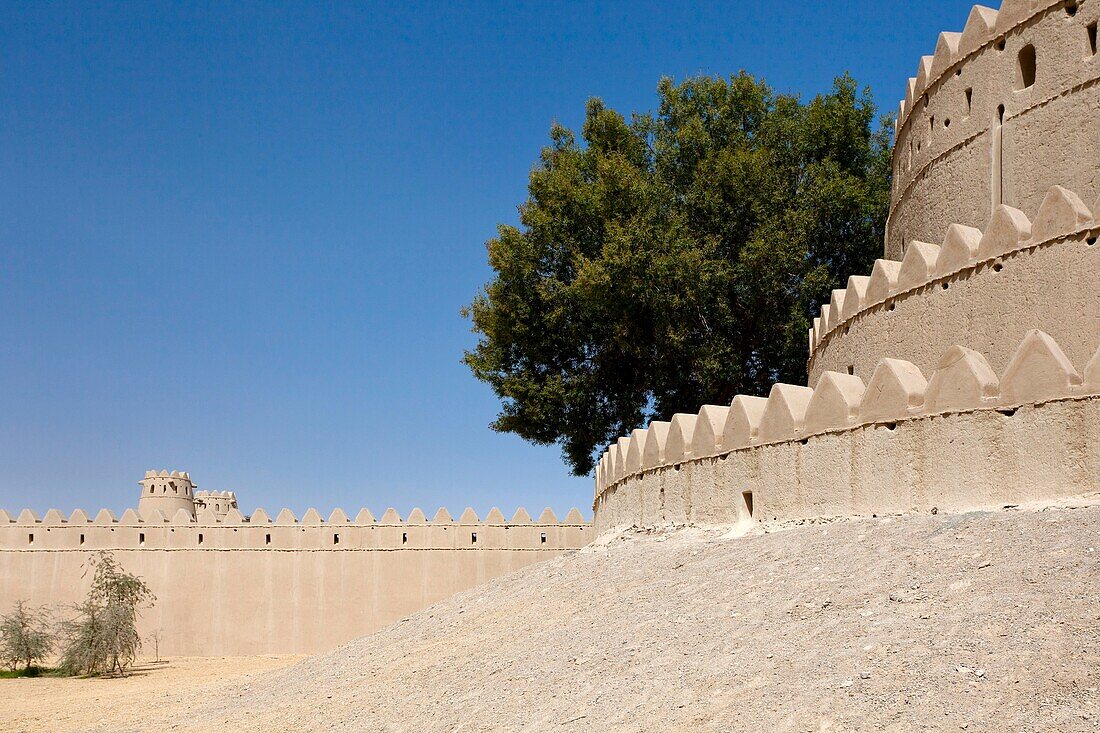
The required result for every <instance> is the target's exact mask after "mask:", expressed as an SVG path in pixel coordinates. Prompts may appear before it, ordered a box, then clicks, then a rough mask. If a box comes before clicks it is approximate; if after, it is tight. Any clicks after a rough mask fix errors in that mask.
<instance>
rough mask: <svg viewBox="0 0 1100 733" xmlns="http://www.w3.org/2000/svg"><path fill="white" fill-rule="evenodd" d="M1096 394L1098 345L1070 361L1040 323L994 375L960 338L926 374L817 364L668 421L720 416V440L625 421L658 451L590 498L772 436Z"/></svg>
mask: <svg viewBox="0 0 1100 733" xmlns="http://www.w3.org/2000/svg"><path fill="white" fill-rule="evenodd" d="M1097 346H1100V340H1097ZM1082 374H1085V375H1086V376H1085V377H1082V376H1081V375H1082ZM1098 397H1100V348H1096V349H1094V350H1093V353H1092V354H1090V359H1089V361H1088V364H1081V366H1080V369H1078V368H1076V367H1075V366H1074V365H1073V363H1072V362H1071V361H1070V359H1069V357H1067V356H1066V354H1065V352H1064V351H1063V349H1062V348H1061V347H1060V346H1059V345H1058V343H1057V342H1056V341H1055V340H1054V339H1053V338H1052V337H1051V336H1050V335H1049V334H1047V333H1044V332H1042V331H1039V330H1032V331H1029V332H1028V333H1027V334H1026V336H1025V337H1024V339H1023V340H1022V342H1020V343H1019V344H1018V345H1017V348H1016V349H1015V351H1014V353H1013V356H1012V358H1011V360H1010V363H1009V365H1008V367H1007V369H1006V370H1005V372H1004V374H1003V375H1002V376H1001V377H1000V378H999V377H998V375H997V374H996V372H994V370H993V369H992V367H991V366H990V364H989V362H988V361H987V360H986V358H985V357H984V356H983V355H982V354H981V353H979V352H978V351H976V350H974V349H970V348H967V347H964V346H960V345H956V346H952V347H951V348H949V349H947V350H946V351H945V352H944V353H943V355H942V356H941V358H940V359H939V361H938V363H937V365H936V368H935V369H934V370H933V371H932V372H931V374H930V375H928V377H927V378H926V377H925V375H924V374H923V373H922V372H921V370H920V369H919V368H918V367H917V366H916V365H915V364H912V363H910V362H907V361H904V360H900V359H882V360H880V361H879V364H878V366H877V367H876V368H875V370H874V373H873V374H872V376H871V379H870V381H869V383H868V384H866V385H865V384H864V382H863V380H862V379H861V378H860V377H859V376H856V375H852V374H843V373H839V372H825V373H824V374H822V376H821V377H820V378H819V380H818V382H817V385H816V387H815V388H813V389H811V388H809V387H800V386H797V385H790V384H776V385H774V386H773V387H772V389H771V392H770V394H769V395H768V397H767V398H760V397H748V396H745V395H738V396H737V397H735V398H734V399H733V401H732V402H731V404H730V407H728V408H726V407H719V406H713V405H705V406H703V407H702V408H700V410H699V414H698V415H696V416H692V417H693V419H692V420H690V421H689V420H687V419H686V418H682V419H680V420H679V421H674V422H678V423H681V424H692V425H699V424H702V425H709V426H711V427H709V428H706V430H707V431H709V432H708V433H707V434H708V435H710V436H715V434H716V432H717V427H718V422H717V419H718V418H719V417H724V418H725V424H724V426H723V427H722V432H721V433H720V434H721V436H722V438H721V440H720V441H719V440H717V438H715V437H711V438H708V439H707V442H706V443H704V444H702V445H698V444H696V443H694V441H693V442H692V443H690V444H689V443H686V442H685V441H684V440H683V438H682V437H681V436H680V435H679V434H677V433H676V432H675V431H673V430H672V429H665V430H661V431H653V430H649V431H634V434H633V436H632V437H631V439H630V440H631V441H632V442H633V441H634V440H635V439H636V438H637V437H638V436H639V435H641V436H642V437H643V439H644V440H646V441H647V444H652V446H653V447H652V449H651V451H650V453H651V454H652V455H654V456H660V461H659V462H655V463H653V464H652V465H649V464H642V465H637V466H635V467H633V469H631V466H630V464H629V462H628V463H627V467H626V470H625V471H624V472H622V473H621V474H619V473H614V472H609V473H601V474H600V478H598V484H597V489H596V495H597V505H598V504H599V497H600V496H602V495H603V494H604V493H605V492H607V491H608V490H611V489H614V487H615V486H616V485H618V484H620V483H622V482H623V481H625V480H627V479H630V478H633V477H638V476H646V475H648V474H652V473H654V472H655V471H658V472H659V471H661V470H662V469H664V468H667V467H670V466H674V465H680V464H685V463H689V462H691V461H700V460H705V459H708V458H712V457H714V456H729V455H730V454H732V453H737V452H739V451H750V452H752V451H757V450H758V449H760V448H763V447H768V446H775V445H780V444H786V445H806V444H808V442H809V441H811V440H812V439H815V438H821V437H823V436H827V435H832V434H836V433H842V432H852V431H857V430H859V429H863V428H867V427H871V426H875V425H883V424H885V425H890V426H895V425H897V424H899V423H902V422H906V421H914V420H916V421H920V420H928V419H930V418H933V417H937V416H944V415H951V414H964V413H973V412H977V411H990V412H997V413H1000V412H1004V411H1005V410H1010V411H1014V410H1016V409H1019V408H1021V407H1024V406H1027V405H1042V404H1046V403H1050V402H1075V401H1081V402H1089V403H1094V402H1096V398H1098ZM666 425H668V423H666ZM891 429H893V427H891ZM693 437H694V436H693ZM711 440H713V441H714V442H713V443H710V442H709V441H711ZM616 452H621V444H616V445H615V446H613V447H612V448H611V449H610V450H609V451H608V452H607V453H605V454H604V455H603V456H602V457H601V459H600V462H601V463H603V464H604V465H607V462H608V461H611V462H613V460H614V458H613V457H614V455H615V453H616Z"/></svg>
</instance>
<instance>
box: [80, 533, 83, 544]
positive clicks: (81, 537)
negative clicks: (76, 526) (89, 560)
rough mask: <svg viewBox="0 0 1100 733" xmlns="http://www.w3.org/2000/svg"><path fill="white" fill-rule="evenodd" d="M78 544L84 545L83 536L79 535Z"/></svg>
mask: <svg viewBox="0 0 1100 733" xmlns="http://www.w3.org/2000/svg"><path fill="white" fill-rule="evenodd" d="M80 544H82V545H83V544H84V535H80Z"/></svg>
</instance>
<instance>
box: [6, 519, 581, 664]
mask: <svg viewBox="0 0 1100 733" xmlns="http://www.w3.org/2000/svg"><path fill="white" fill-rule="evenodd" d="M590 535H591V527H590V525H589V524H588V523H586V522H585V521H584V519H583V517H581V515H580V513H579V512H577V510H575V509H574V510H572V511H571V512H570V513H569V514H568V515H567V516H566V517H565V519H564V520H563V521H560V522H559V521H558V519H557V518H556V517H555V516H554V514H553V512H550V511H549V510H546V511H544V512H543V514H542V515H541V516H540V517H539V519H538V520H533V519H532V518H531V517H530V516H529V515H528V514H527V512H526V511H524V510H522V509H520V510H519V511H517V512H516V514H515V515H514V516H513V517H512V519H511V520H506V519H505V517H504V515H503V514H501V513H500V512H499V511H498V510H493V511H492V512H490V514H489V515H488V516H487V517H486V518H485V520H480V519H479V518H478V517H477V515H476V514H474V513H473V511H472V510H469V509H468V510H466V512H464V513H463V515H462V516H461V517H460V518H459V519H458V520H457V521H454V520H452V519H451V517H450V515H449V514H447V512H446V511H445V510H440V512H438V513H437V514H436V515H435V517H434V518H433V519H432V520H431V521H428V520H427V518H426V517H425V515H424V514H423V512H421V511H420V510H419V509H417V510H413V512H412V513H411V514H410V515H409V517H408V519H406V520H404V521H403V520H402V519H401V518H400V517H399V516H398V515H397V512H395V511H394V510H392V509H391V510H389V511H387V512H386V514H385V515H383V517H382V518H381V520H378V521H376V520H375V519H374V518H373V517H372V516H371V515H370V513H369V512H367V511H366V510H364V511H362V512H360V513H359V515H358V516H357V517H356V518H355V519H354V520H351V519H349V518H348V517H347V516H346V515H345V514H344V513H343V512H342V511H341V510H336V511H334V512H333V513H332V515H331V516H330V517H329V518H328V520H323V519H322V518H321V515H320V514H319V513H318V512H317V511H316V510H312V509H311V510H309V511H308V512H306V514H305V515H304V516H303V517H302V519H301V520H298V519H297V518H296V517H295V516H294V515H293V514H292V513H291V512H290V511H288V510H285V509H284V510H283V511H281V512H279V514H278V515H276V517H275V518H274V520H272V519H271V518H270V517H269V516H268V515H267V513H266V512H264V511H263V510H257V511H256V512H254V513H253V514H252V515H251V517H249V518H248V520H246V519H245V518H244V517H242V516H241V514H240V513H239V512H237V511H236V510H231V511H230V512H229V514H227V515H226V516H225V518H224V519H219V518H218V517H216V516H215V515H214V513H213V512H212V511H211V510H204V511H200V512H199V515H198V518H197V520H194V519H191V518H190V516H188V515H187V513H186V511H182V510H181V511H180V512H178V513H177V515H176V516H175V517H173V518H172V519H171V520H166V519H165V518H164V517H163V516H161V515H160V514H159V513H153V514H151V515H149V516H147V517H146V518H145V519H144V520H143V519H142V518H140V517H139V516H138V514H137V512H135V511H133V510H127V511H126V512H125V513H124V514H123V516H122V517H121V518H120V519H115V518H114V517H113V516H112V515H111V513H110V512H108V511H106V510H103V511H101V512H99V513H98V514H97V515H96V517H95V518H93V519H89V518H88V516H87V515H86V514H85V512H83V511H81V510H77V511H75V512H73V514H72V515H71V516H70V517H68V518H65V517H63V516H62V515H61V514H60V513H59V512H57V511H56V510H50V511H49V512H47V514H46V515H45V516H43V517H41V518H39V517H37V516H35V515H34V513H33V512H30V511H27V510H24V511H23V512H21V513H20V514H19V516H18V517H15V518H12V517H10V516H9V515H8V514H6V513H4V512H2V511H0V577H2V578H4V583H3V584H0V608H7V607H9V606H10V605H11V603H13V602H14V601H15V600H17V599H25V600H28V601H29V602H30V603H32V604H35V605H48V606H50V607H51V608H52V607H57V608H62V609H63V608H64V607H65V606H67V605H69V604H72V603H75V602H77V601H79V600H80V599H81V598H82V597H83V595H84V593H85V592H86V590H87V585H88V583H89V579H88V578H85V577H83V564H84V563H85V562H86V560H87V558H88V556H89V555H90V554H91V553H92V552H94V551H96V550H110V551H112V552H113V553H114V555H115V557H116V558H117V559H118V560H119V562H120V563H121V564H122V566H123V567H124V568H125V569H126V570H127V571H129V572H132V573H135V574H137V575H139V576H141V577H143V578H144V579H145V580H146V582H147V583H148V584H149V586H150V588H151V589H152V591H153V592H154V593H155V594H156V596H157V603H156V605H155V606H154V607H153V608H151V609H148V610H146V611H144V612H143V614H142V617H141V620H140V625H139V630H140V632H141V633H142V635H143V637H145V638H148V635H149V634H150V633H151V632H153V631H157V630H159V632H160V650H161V653H162V654H169V655H171V654H176V655H202V656H211V655H215V656H216V655H244V654H270V653H315V652H321V651H326V650H328V649H332V648H333V647H335V646H337V645H339V644H341V643H343V642H345V641H349V640H351V639H353V638H356V637H358V636H363V635H365V634H369V633H371V632H372V631H374V630H376V629H379V628H381V627H383V626H385V625H387V624H390V623H393V622H395V621H397V620H399V619H401V618H403V617H405V616H407V615H409V614H411V613H413V612H415V611H417V610H419V609H421V608H423V607H425V606H427V605H430V604H431V603H434V602H435V601H438V600H441V599H443V598H446V597H447V596H450V595H452V594H453V593H456V592H458V591H461V590H465V589H468V588H471V587H473V586H475V585H478V584H480V583H483V582H485V581H487V580H490V579H492V578H496V577H499V576H500V575H503V574H506V573H508V572H511V571H513V570H517V569H519V568H521V567H524V566H526V565H530V564H532V563H535V562H539V561H540V560H544V559H547V558H550V557H554V556H557V555H559V554H561V553H563V552H566V551H569V550H573V549H576V548H578V547H581V546H583V545H584V544H586V543H587V542H588V541H589V540H590V539H591V538H590Z"/></svg>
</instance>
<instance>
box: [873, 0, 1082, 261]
mask: <svg viewBox="0 0 1100 733" xmlns="http://www.w3.org/2000/svg"><path fill="white" fill-rule="evenodd" d="M1025 5H1026V7H1024V6H1025ZM1044 6H1045V9H1042V10H1039V9H1038V8H1039V7H1044ZM1075 7H1076V12H1075V13H1074V14H1073V15H1070V14H1068V13H1067V12H1066V9H1065V8H1066V3H1064V2H1049V1H1044V2H1031V3H1026V4H1025V3H1020V2H1005V3H1004V4H1003V6H1002V8H1001V12H1000V14H999V16H998V15H997V14H994V16H995V17H996V23H995V27H994V28H992V29H989V30H986V29H983V28H982V27H981V25H982V24H981V22H980V21H979V18H978V16H976V15H972V16H971V20H970V22H968V24H967V26H966V30H965V31H964V34H963V37H962V38H955V37H954V34H944V36H946V38H945V37H942V36H941V39H940V44H939V46H938V47H937V51H936V54H935V56H934V57H930V59H929V58H926V60H923V61H922V65H924V66H925V67H926V68H928V67H934V68H935V71H934V72H933V73H931V74H926V73H923V72H918V77H916V78H915V79H912V80H910V90H911V92H910V94H909V95H907V100H906V102H904V103H903V104H902V107H901V116H900V117H899V125H898V130H897V134H896V138H895V148H894V192H893V202H892V205H891V212H890V217H889V222H888V225H887V236H886V246H885V253H886V255H885V256H886V257H887V258H889V259H895V260H900V259H901V258H902V256H903V254H904V248H905V246H907V244H908V242H909V241H911V240H914V239H916V240H920V241H925V242H931V243H938V242H940V241H941V240H942V239H943V236H944V234H945V233H946V229H947V226H948V225H949V224H951V223H959V224H966V225H968V226H974V227H979V228H980V227H982V226H983V225H984V224H985V222H986V221H987V220H988V218H989V216H990V214H991V212H992V208H993V206H994V204H995V203H998V202H999V203H1005V204H1008V205H1010V206H1013V207H1015V208H1018V209H1021V210H1024V211H1034V210H1036V209H1037V208H1038V206H1039V204H1040V202H1041V201H1042V199H1043V197H1044V195H1045V194H1046V191H1047V189H1048V188H1049V187H1050V186H1051V185H1054V184H1059V185H1062V186H1065V187H1067V188H1070V189H1072V190H1074V191H1076V192H1077V193H1078V194H1080V195H1081V196H1082V197H1084V199H1085V200H1086V201H1090V202H1091V201H1093V200H1095V198H1096V196H1097V195H1098V194H1100V167H1098V166H1097V165H1096V162H1097V161H1098V160H1100V125H1097V124H1096V123H1095V118H1096V114H1097V112H1098V111H1100V86H1098V80H1100V57H1098V56H1097V55H1096V54H1093V53H1092V49H1091V46H1090V43H1089V32H1088V28H1089V26H1090V25H1091V24H1093V23H1095V22H1096V21H1097V20H1098V19H1100V5H1096V4H1095V3H1089V2H1084V3H1075ZM1006 9H1007V12H1006ZM1002 43H1003V48H1001V45H1002ZM1028 44H1031V45H1033V46H1034V47H1035V49H1036V75H1035V83H1034V85H1033V86H1031V87H1029V88H1021V87H1022V82H1021V81H1020V79H1019V77H1018V71H1017V69H1018V58H1019V52H1020V50H1021V49H1022V48H1023V47H1024V46H1025V45H1028ZM952 45H955V46H956V49H957V50H956V51H955V52H952ZM930 62H931V63H930ZM912 90H915V94H914V93H913V91H912ZM967 90H970V102H969V104H968V103H967ZM1000 106H1003V107H1004V116H1003V123H1002V124H1003V126H1002V127H1001V146H1000V161H1001V162H1000V165H999V166H997V165H996V160H997V156H996V154H995V152H994V151H995V147H996V145H995V135H994V132H993V131H994V130H995V129H996V128H997V126H998V120H999V113H998V108H999V107H1000ZM998 173H999V179H998ZM998 180H999V182H1000V185H999V186H998V185H997V183H998ZM995 189H999V191H1000V195H999V196H998V194H997V193H996V190H995Z"/></svg>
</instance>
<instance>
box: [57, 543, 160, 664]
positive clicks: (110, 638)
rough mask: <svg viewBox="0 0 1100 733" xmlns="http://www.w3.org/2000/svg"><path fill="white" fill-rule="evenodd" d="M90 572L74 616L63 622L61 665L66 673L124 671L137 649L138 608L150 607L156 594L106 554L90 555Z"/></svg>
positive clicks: (88, 566)
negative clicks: (88, 582) (83, 597)
mask: <svg viewBox="0 0 1100 733" xmlns="http://www.w3.org/2000/svg"><path fill="white" fill-rule="evenodd" d="M88 571H91V572H92V587H91V588H90V589H89V590H88V595H87V597H86V598H85V599H84V601H83V602H82V603H80V604H79V605H77V606H76V608H75V610H76V618H75V619H74V620H71V621H67V622H66V623H65V624H64V625H63V629H62V634H63V636H64V644H65V646H64V649H63V651H62V655H61V668H62V669H63V670H65V671H66V672H67V673H68V674H83V675H94V674H104V673H107V674H125V673H126V670H127V668H129V667H130V666H131V665H133V663H134V658H135V657H136V656H137V653H138V651H139V650H140V649H141V637H139V636H138V633H137V617H138V609H140V608H143V607H149V606H152V605H153V603H154V602H155V601H156V597H155V596H154V595H153V593H152V591H150V590H149V586H147V585H146V584H145V581H143V580H142V579H141V578H139V577H137V576H136V575H131V574H130V573H127V572H126V571H124V570H123V569H122V566H121V565H119V564H118V561H116V560H115V558H114V556H113V555H111V554H110V553H108V552H99V553H96V554H95V555H93V556H91V558H89V560H88V565H87V569H86V571H85V572H86V573H87V572H88Z"/></svg>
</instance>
